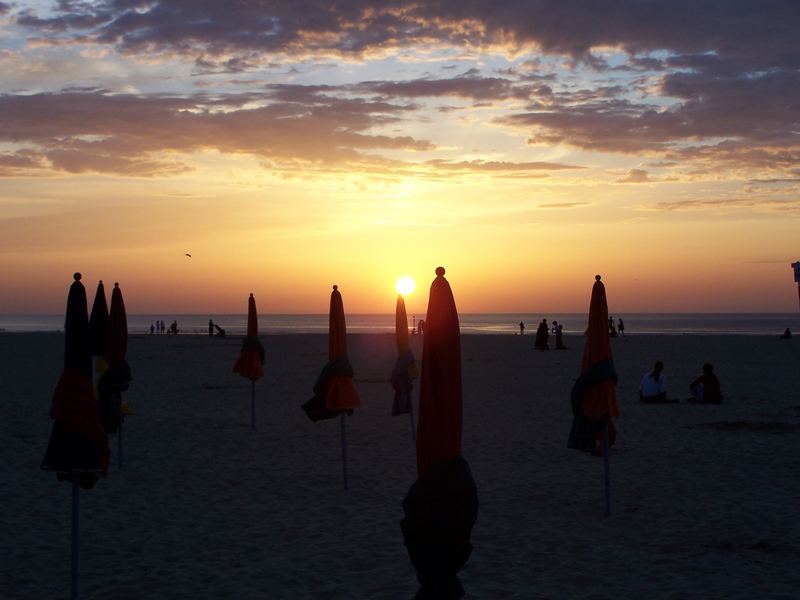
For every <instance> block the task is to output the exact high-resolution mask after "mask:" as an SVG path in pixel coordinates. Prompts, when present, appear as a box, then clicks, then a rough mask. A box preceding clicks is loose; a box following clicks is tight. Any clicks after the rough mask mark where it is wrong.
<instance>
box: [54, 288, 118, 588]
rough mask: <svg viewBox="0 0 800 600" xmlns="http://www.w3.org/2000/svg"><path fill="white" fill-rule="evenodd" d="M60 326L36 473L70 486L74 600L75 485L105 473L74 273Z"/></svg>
mask: <svg viewBox="0 0 800 600" xmlns="http://www.w3.org/2000/svg"><path fill="white" fill-rule="evenodd" d="M73 279H74V281H73V283H72V285H71V286H70V288H69V296H68V297H67V315H66V319H65V322H64V332H65V335H64V339H65V342H64V371H63V373H62V374H61V378H60V379H59V381H58V383H57V384H56V389H55V392H54V393H53V404H52V406H51V408H50V417H51V418H52V419H53V421H54V422H53V429H52V431H51V433H50V441H49V443H48V444H47V450H46V452H45V456H44V460H43V461H42V465H41V468H42V469H44V470H47V471H55V472H56V476H57V478H58V480H59V481H69V482H71V483H72V587H71V595H70V597H71V598H72V599H76V598H77V597H78V587H79V586H78V561H79V544H78V540H79V522H80V519H79V514H80V508H79V506H80V505H79V493H78V492H79V486H80V487H82V488H84V489H90V488H92V487H93V486H94V484H95V483H97V479H98V476H99V475H100V474H103V475H104V474H106V473H107V472H108V459H109V450H108V436H107V435H106V431H105V429H104V428H103V424H102V423H101V421H100V413H99V411H98V408H97V402H96V400H95V396H94V386H93V385H92V359H91V339H90V336H89V315H88V311H87V310H86V290H85V288H84V287H83V284H82V283H81V282H80V279H81V274H80V273H75V275H74V276H73Z"/></svg>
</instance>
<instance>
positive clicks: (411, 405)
mask: <svg viewBox="0 0 800 600" xmlns="http://www.w3.org/2000/svg"><path fill="white" fill-rule="evenodd" d="M408 416H409V418H410V419H411V439H412V440H416V439H417V432H416V429H415V427H414V398H412V397H411V394H410V393H409V394H408Z"/></svg>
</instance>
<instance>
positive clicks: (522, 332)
mask: <svg viewBox="0 0 800 600" xmlns="http://www.w3.org/2000/svg"><path fill="white" fill-rule="evenodd" d="M519 334H520V335H524V334H525V323H523V322H522V321H520V322H519Z"/></svg>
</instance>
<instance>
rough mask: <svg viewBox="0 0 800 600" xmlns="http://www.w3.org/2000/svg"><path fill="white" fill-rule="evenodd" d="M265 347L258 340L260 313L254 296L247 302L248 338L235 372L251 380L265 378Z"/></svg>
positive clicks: (237, 360)
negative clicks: (257, 310)
mask: <svg viewBox="0 0 800 600" xmlns="http://www.w3.org/2000/svg"><path fill="white" fill-rule="evenodd" d="M263 364H264V346H263V345H262V344H261V341H260V340H259V339H258V313H257V312H256V299H255V298H254V297H253V294H250V298H249V299H248V300H247V336H246V337H245V338H244V341H243V342H242V349H241V351H240V352H239V358H238V359H236V363H235V364H234V365H233V372H234V373H239V374H240V375H241V376H242V377H247V378H248V379H251V380H256V379H260V378H261V377H263V376H264V367H263Z"/></svg>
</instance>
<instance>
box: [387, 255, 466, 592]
mask: <svg viewBox="0 0 800 600" xmlns="http://www.w3.org/2000/svg"><path fill="white" fill-rule="evenodd" d="M444 274H445V270H444V268H442V267H438V268H437V269H436V279H434V281H433V283H432V284H431V289H430V296H429V299H428V312H427V314H426V317H425V341H424V343H423V350H422V376H421V380H420V394H419V426H418V428H417V472H418V478H417V480H416V481H415V482H414V484H413V485H412V486H411V488H410V489H409V491H408V493H407V494H406V497H405V498H404V500H403V512H404V513H405V517H404V518H403V520H402V521H401V524H400V526H401V528H402V530H403V539H404V542H405V545H406V547H407V549H408V554H409V556H410V558H411V563H412V564H413V565H414V568H415V569H416V570H417V579H418V580H419V583H420V585H421V588H420V591H419V593H418V594H417V598H461V597H462V596H463V595H464V590H463V588H462V587H461V583H460V582H459V580H458V576H457V573H458V571H459V570H460V569H461V568H462V567H463V566H464V565H465V564H466V562H467V560H468V559H469V556H470V554H471V552H472V544H471V543H470V535H471V532H472V527H473V526H474V524H475V521H476V520H477V518H478V493H477V486H476V485H475V480H474V479H473V478H472V472H471V471H470V468H469V465H468V464H467V461H466V460H464V458H463V456H461V427H462V386H461V342H460V332H459V325H458V312H457V310H456V304H455V300H454V299H453V292H452V290H451V289H450V284H449V283H448V281H447V280H446V279H445V278H444Z"/></svg>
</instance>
